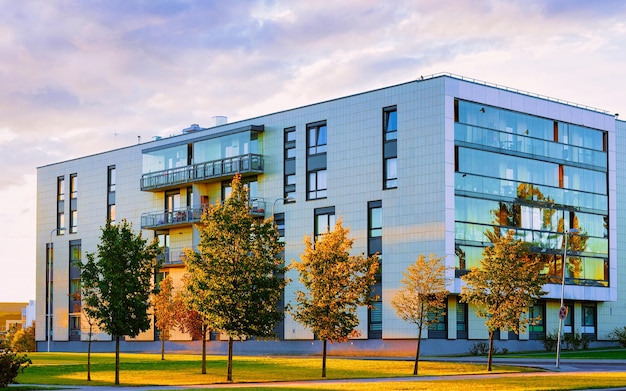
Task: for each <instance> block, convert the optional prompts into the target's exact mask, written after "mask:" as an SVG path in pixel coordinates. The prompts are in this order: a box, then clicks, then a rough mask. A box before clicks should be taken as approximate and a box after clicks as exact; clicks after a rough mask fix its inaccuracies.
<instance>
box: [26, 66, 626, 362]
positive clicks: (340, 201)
mask: <svg viewBox="0 0 626 391" xmlns="http://www.w3.org/2000/svg"><path fill="white" fill-rule="evenodd" d="M214 125H215V126H211V127H208V128H203V127H200V126H198V125H194V126H192V127H190V128H186V129H184V130H183V131H182V132H181V134H178V135H176V136H172V137H168V138H158V139H155V140H153V141H150V142H146V143H141V144H137V145H133V146H128V147H126V148H120V149H116V150H112V151H107V152H102V153H99V154H96V155H91V156H85V157H81V158H78V159H72V160H68V161H63V162H59V163H54V164H50V165H47V166H43V167H39V168H38V183H37V188H38V193H37V206H38V211H37V303H38V305H37V323H36V326H37V330H36V338H37V341H39V343H40V346H45V345H44V344H45V343H46V342H48V341H49V340H51V341H52V343H53V347H55V348H57V349H63V346H64V344H65V343H67V342H71V341H78V340H81V339H82V340H86V338H87V337H86V335H85V332H84V329H85V321H84V319H82V320H81V317H82V315H81V311H80V308H81V307H80V301H79V300H76V299H77V296H76V295H75V292H76V291H77V290H78V287H79V282H80V274H79V271H78V269H77V268H75V267H73V266H72V263H73V262H74V261H76V260H80V259H82V258H83V257H85V254H86V253H88V252H94V251H95V250H96V245H97V243H98V241H99V236H100V233H101V232H100V227H101V226H103V225H104V224H105V221H106V219H111V220H114V221H119V220H121V219H122V218H125V219H127V220H128V221H130V222H132V224H133V226H134V227H135V229H136V230H139V229H141V230H142V233H143V235H144V237H147V238H158V240H159V243H160V245H161V246H162V247H163V248H164V252H163V256H164V261H165V262H164V266H163V269H162V270H161V273H162V274H165V273H167V274H169V275H171V276H173V277H174V279H175V281H177V284H178V286H180V285H181V283H180V281H181V278H182V276H183V274H184V264H183V262H182V260H181V252H182V250H183V248H185V247H192V248H193V247H194V245H196V243H197V242H198V240H199V235H198V227H197V226H196V224H197V223H198V222H199V219H200V215H201V213H202V210H203V208H204V206H205V205H207V204H209V203H215V202H220V201H221V200H224V199H225V197H227V196H228V194H229V191H230V181H231V180H232V178H233V176H234V174H235V173H240V174H241V175H242V178H243V181H244V183H246V184H247V186H248V188H249V189H250V198H251V207H252V208H251V213H253V214H255V215H258V216H259V218H270V217H274V219H275V221H276V222H277V224H278V227H279V230H280V233H281V236H282V237H283V239H284V242H285V259H286V261H287V263H289V262H290V260H292V259H298V258H299V256H300V254H301V252H302V251H303V249H304V245H303V237H304V236H305V235H309V236H311V235H315V234H318V233H320V232H323V231H324V230H325V229H326V227H328V226H333V225H334V222H335V221H336V219H338V218H341V219H343V223H344V226H347V227H350V229H351V235H350V236H351V238H353V239H354V240H355V241H354V247H353V251H354V253H365V254H374V253H379V254H381V264H382V269H381V273H380V278H379V280H378V282H377V284H376V286H375V291H376V292H377V293H378V294H379V295H380V302H378V303H377V305H376V307H375V309H372V310H367V309H362V310H361V311H360V318H361V324H360V326H359V327H360V331H361V337H359V338H358V339H355V340H354V342H353V344H352V345H351V346H355V344H356V345H358V346H359V349H362V350H367V349H384V348H385V347H387V346H392V345H393V344H394V343H395V344H398V343H400V344H401V343H402V341H404V342H406V341H407V340H411V339H414V338H416V336H417V330H416V329H415V326H414V325H413V324H409V323H405V322H403V321H402V320H400V319H399V318H398V317H397V316H396V315H395V312H394V309H393V308H392V306H391V299H392V297H393V295H394V293H395V292H396V291H397V290H398V289H399V287H400V280H401V278H402V272H403V271H404V270H405V269H406V267H407V266H408V265H409V264H411V263H413V262H414V261H415V259H416V258H417V256H418V255H419V254H425V255H428V254H430V253H434V254H436V255H438V256H441V257H444V259H445V263H446V265H447V266H449V267H450V271H449V275H448V276H449V277H450V281H451V282H450V285H449V290H450V295H449V298H448V303H447V304H448V307H447V312H446V315H445V317H444V318H443V319H441V322H440V323H438V324H436V325H432V326H431V327H430V329H429V330H428V333H425V334H427V338H428V341H429V343H430V345H429V344H428V343H427V344H426V345H424V349H426V350H425V351H426V354H428V353H429V352H428V349H429V346H431V347H432V349H433V351H432V352H430V353H431V354H434V353H436V352H459V351H462V352H466V351H467V346H468V345H469V344H471V343H473V342H476V341H478V340H482V339H487V337H488V333H487V330H486V328H485V327H484V321H483V320H482V319H480V318H478V317H477V316H476V314H475V308H472V306H469V307H468V305H466V304H463V303H460V302H459V300H458V294H459V293H460V291H461V286H462V281H461V279H460V276H462V275H463V274H464V273H466V272H467V271H468V270H469V269H470V268H471V267H473V266H477V265H478V264H479V262H480V259H481V257H482V250H483V248H484V247H485V246H487V245H489V240H488V239H487V238H486V236H485V232H486V231H487V230H489V229H493V228H494V227H496V228H498V227H504V228H507V229H509V228H510V229H514V230H515V231H516V233H517V236H518V237H519V238H523V239H524V240H526V241H528V242H531V243H532V248H533V250H534V251H537V252H539V253H541V254H542V256H543V257H544V259H545V261H546V265H547V266H546V268H545V270H544V272H545V273H547V274H548V275H550V276H551V282H550V283H549V284H547V285H546V287H545V290H546V291H547V294H546V295H545V296H544V297H542V298H541V300H539V302H538V303H537V304H536V305H535V306H534V307H533V308H531V309H530V313H531V315H532V316H540V317H541V318H540V319H541V320H540V321H538V322H537V323H536V324H533V325H531V326H530V327H529V329H528V330H527V331H526V332H525V333H522V334H520V335H519V336H518V335H515V334H514V333H511V332H505V331H502V332H501V333H499V335H498V337H499V339H500V341H499V342H498V343H497V344H498V345H500V346H510V348H511V349H530V348H532V349H537V348H539V347H540V346H541V345H540V343H539V341H540V340H541V339H542V338H543V337H544V336H545V335H546V333H550V332H554V331H556V330H557V328H558V326H559V307H560V299H561V282H562V279H561V276H562V273H563V269H562V268H561V264H562V260H563V255H564V239H565V234H564V232H567V231H574V230H576V229H577V230H578V234H572V235H570V236H568V241H569V244H570V245H569V246H568V249H567V257H566V258H567V259H566V265H567V266H566V268H565V273H564V274H565V283H564V299H565V305H566V306H567V307H568V309H569V312H568V316H567V318H566V319H565V320H564V321H563V322H564V330H565V332H566V333H571V332H578V333H581V334H584V335H586V336H588V337H590V338H593V339H594V340H596V341H603V340H604V341H605V340H606V339H607V333H608V332H610V331H611V330H612V329H614V328H615V327H618V326H624V325H626V291H625V290H624V287H626V285H625V283H624V282H625V281H626V272H625V269H624V268H623V267H621V268H620V267H618V265H620V264H621V263H623V262H626V252H625V251H624V250H623V249H624V248H625V244H626V243H624V240H625V235H624V233H625V232H626V225H625V223H624V219H623V218H622V219H621V220H620V219H619V217H620V216H622V217H623V216H624V212H626V209H625V208H626V207H625V206H624V205H626V204H625V203H624V202H623V197H624V196H625V195H626V164H625V163H626V122H624V121H620V120H618V117H617V115H616V114H612V113H608V112H605V111H602V110H598V109H594V108H589V107H585V106H581V105H577V104H571V103H567V102H564V101H561V100H555V99H550V98H547V97H542V96H537V95H534V94H530V93H525V92H520V91H519V90H513V89H509V88H504V87H500V86H495V85H490V84H487V83H484V82H478V81H475V80H468V79H465V78H463V77H460V76H455V75H437V76H433V77H429V78H425V79H420V80H416V81H411V82H408V83H404V84H400V85H394V86H390V87H386V88H381V89H378V90H374V91H368V92H364V93H360V94H355V95H351V96H346V97H341V98H337V99H333V100H329V101H325V102H320V103H315V104H311V105H308V106H304V107H299V108H294V109H288V110H284V111H280V112H277V113H272V114H267V115H264V116H260V117H256V118H250V119H247V120H243V121H238V122H234V123H226V121H224V119H223V117H220V118H218V120H217V121H216V123H215V124H214ZM61 228H64V230H61ZM619 233H621V235H620V234H619ZM51 247H53V248H54V251H53V252H52V251H50V249H51ZM120 272H123V271H122V270H120ZM290 273H291V274H290V275H289V276H288V277H290V278H291V279H292V282H291V283H290V284H289V285H288V286H287V288H286V290H285V300H286V301H290V300H293V298H294V292H295V291H296V290H297V289H299V286H298V283H297V275H295V274H293V272H290ZM81 327H82V328H83V332H82V333H81ZM279 337H280V340H281V342H280V344H282V346H287V348H285V349H286V350H289V349H290V348H289V347H288V346H292V347H293V349H294V351H295V350H296V349H298V348H297V346H303V345H301V344H300V345H298V343H301V342H302V341H307V344H308V345H310V344H311V341H314V336H313V335H312V334H311V332H310V331H309V330H307V329H304V328H303V327H301V326H300V325H299V324H297V323H295V322H294V321H293V320H292V319H291V318H290V317H289V315H287V316H286V318H285V321H284V323H283V324H281V326H280V327H279ZM212 338H214V339H215V338H219V336H215V335H214V336H213V337H212ZM96 339H98V340H106V339H107V336H106V335H98V336H97V338H96ZM156 339H157V337H156V333H155V331H154V330H149V331H147V332H145V333H143V334H141V335H140V336H138V337H137V338H136V339H135V341H154V340H156ZM174 339H177V340H181V341H184V340H189V337H188V336H186V335H182V334H177V335H175V336H174ZM246 343H247V342H246ZM290 344H291V345H290ZM266 346H268V345H266ZM272 346H275V345H272ZM155 349H156V348H155ZM435 349H436V351H435ZM423 352H424V351H423Z"/></svg>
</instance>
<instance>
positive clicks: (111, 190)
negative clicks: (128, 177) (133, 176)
mask: <svg viewBox="0 0 626 391" xmlns="http://www.w3.org/2000/svg"><path fill="white" fill-rule="evenodd" d="M116 181H117V174H116V172H115V166H109V167H108V168H107V220H110V221H115V219H116V217H117V216H116V215H117V207H116V205H115V189H116Z"/></svg>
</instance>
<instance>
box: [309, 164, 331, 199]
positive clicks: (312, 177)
mask: <svg viewBox="0 0 626 391" xmlns="http://www.w3.org/2000/svg"><path fill="white" fill-rule="evenodd" d="M327 190H328V171H326V170H319V171H313V172H309V189H308V198H309V199H310V200H314V199H318V198H326V191H327Z"/></svg>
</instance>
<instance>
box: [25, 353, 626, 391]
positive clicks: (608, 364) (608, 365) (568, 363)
mask: <svg viewBox="0 0 626 391" xmlns="http://www.w3.org/2000/svg"><path fill="white" fill-rule="evenodd" d="M428 360H432V361H450V362H459V361H462V362H468V363H477V364H485V365H487V361H486V358H485V357H450V358H443V357H437V358H425V359H420V361H428ZM493 363H494V365H515V366H526V367H532V368H538V369H542V370H545V372H530V373H493V374H492V373H486V374H479V375H456V376H420V377H415V376H410V377H393V378H376V379H347V380H305V381H293V382H265V383H234V384H208V385H185V386H145V387H144V386H141V387H130V386H129V387H127V386H123V385H122V386H52V387H54V388H55V389H64V390H70V391H153V390H154V391H177V390H181V389H194V388H198V389H211V388H234V389H237V388H243V389H245V388H252V387H260V388H267V389H280V388H284V387H296V386H305V387H306V386H308V387H314V386H315V385H316V384H325V385H332V384H347V383H383V382H385V383H389V382H420V381H432V380H446V379H447V380H450V379H455V380H463V379H486V378H493V377H528V376H552V375H554V374H555V373H562V372H576V373H587V374H589V375H593V373H594V372H626V360H577V359H562V360H561V361H560V365H559V368H556V365H555V364H556V360H554V359H527V358H523V359H521V358H520V359H516V358H502V357H499V358H494V360H493ZM21 385H22V386H24V384H21ZM44 387H45V386H44ZM617 390H626V385H624V387H623V388H613V389H604V391H617Z"/></svg>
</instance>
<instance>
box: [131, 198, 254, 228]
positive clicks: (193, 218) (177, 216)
mask: <svg viewBox="0 0 626 391" xmlns="http://www.w3.org/2000/svg"><path fill="white" fill-rule="evenodd" d="M205 209H206V208H204V207H202V208H180V209H174V210H172V211H167V210H165V211H163V210H162V211H158V212H147V213H143V214H142V215H141V228H142V229H159V228H169V227H176V226H185V225H191V224H197V223H199V222H200V218H201V217H202V213H203V212H204V210H205ZM250 215H251V216H254V217H265V201H263V199H261V198H254V199H252V200H250Z"/></svg>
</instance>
